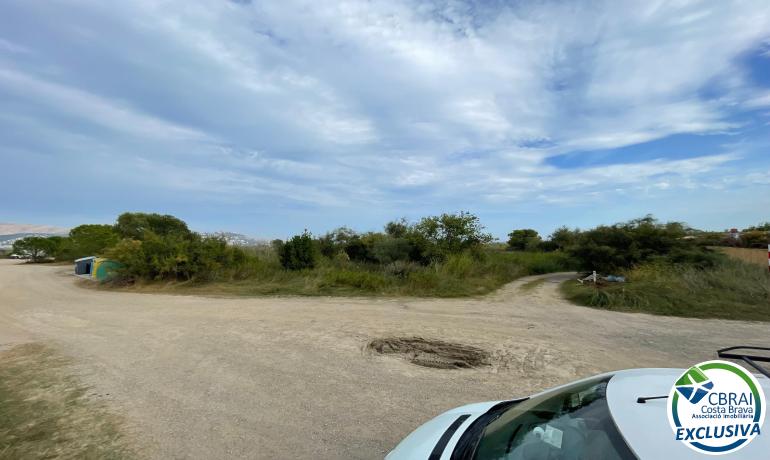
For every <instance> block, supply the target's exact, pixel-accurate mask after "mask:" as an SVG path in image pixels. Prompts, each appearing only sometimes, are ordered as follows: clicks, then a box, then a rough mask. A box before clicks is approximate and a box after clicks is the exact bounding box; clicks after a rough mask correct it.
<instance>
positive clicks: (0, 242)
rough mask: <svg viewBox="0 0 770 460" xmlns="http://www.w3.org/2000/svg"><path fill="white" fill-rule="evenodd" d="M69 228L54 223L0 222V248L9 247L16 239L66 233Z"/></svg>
mask: <svg viewBox="0 0 770 460" xmlns="http://www.w3.org/2000/svg"><path fill="white" fill-rule="evenodd" d="M66 234H67V229H66V228H62V227H54V226H53V225H35V224H12V223H8V222H0V249H8V248H10V247H11V246H13V243H14V242H15V241H16V240H20V239H22V238H26V237H28V236H53V235H66Z"/></svg>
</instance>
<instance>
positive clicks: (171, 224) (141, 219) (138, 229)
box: [115, 212, 193, 241]
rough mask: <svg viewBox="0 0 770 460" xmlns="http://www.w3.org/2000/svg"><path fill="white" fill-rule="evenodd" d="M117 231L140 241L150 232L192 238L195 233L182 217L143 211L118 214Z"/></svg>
mask: <svg viewBox="0 0 770 460" xmlns="http://www.w3.org/2000/svg"><path fill="white" fill-rule="evenodd" d="M115 231H116V232H117V233H118V234H119V235H120V236H121V237H122V238H132V239H135V240H140V241H141V240H144V239H145V237H146V236H147V233H148V232H151V233H154V234H155V235H158V236H161V237H164V236H170V235H176V236H178V237H182V238H191V237H192V234H193V232H191V231H190V229H189V228H187V224H186V223H185V222H184V221H183V220H181V219H178V218H176V217H174V216H169V215H161V214H155V213H153V214H148V213H143V212H126V213H123V214H121V215H120V216H118V221H117V223H116V224H115Z"/></svg>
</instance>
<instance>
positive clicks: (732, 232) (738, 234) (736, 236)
mask: <svg viewBox="0 0 770 460" xmlns="http://www.w3.org/2000/svg"><path fill="white" fill-rule="evenodd" d="M727 236H728V237H729V238H732V239H734V240H739V239H741V232H739V231H738V229H737V228H731V229H730V231H729V232H727Z"/></svg>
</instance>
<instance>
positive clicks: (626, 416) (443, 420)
mask: <svg viewBox="0 0 770 460" xmlns="http://www.w3.org/2000/svg"><path fill="white" fill-rule="evenodd" d="M684 371H685V369H629V370H622V371H616V372H608V373H605V374H600V375H594V376H591V377H588V378H585V379H581V380H577V381H575V382H569V383H568V384H565V385H561V386H558V387H554V388H550V389H548V390H546V391H543V392H541V393H538V394H535V395H532V396H533V397H534V396H537V395H539V394H543V393H550V392H553V391H558V390H560V389H561V388H562V387H565V386H567V385H573V384H575V383H578V382H581V381H588V380H594V379H599V378H602V377H607V376H612V379H611V380H610V381H609V383H608V385H607V405H608V406H609V411H610V415H611V416H612V418H613V420H614V422H615V425H616V426H617V427H618V431H620V434H621V435H622V436H623V438H624V439H625V441H626V443H627V444H628V446H629V448H630V449H631V451H632V452H634V454H635V455H636V456H637V457H638V458H640V459H642V460H647V459H654V460H657V459H661V458H677V459H684V460H687V459H701V460H702V459H704V458H708V457H709V456H708V455H705V454H701V453H698V452H695V451H693V450H691V449H689V448H688V447H687V446H685V445H684V444H682V443H681V442H680V441H676V440H675V439H674V432H673V430H671V427H670V426H669V424H668V417H667V415H666V404H667V400H666V399H658V400H649V401H647V402H646V403H644V404H640V403H637V402H636V400H637V398H638V397H640V396H663V395H668V393H669V391H670V390H671V386H672V385H673V384H674V382H675V381H676V379H677V378H678V377H679V376H680V375H681V374H682V373H683V372H684ZM756 377H757V379H758V381H759V383H760V385H761V386H762V389H763V391H764V392H765V395H768V396H770V380H768V379H767V378H766V377H764V376H756ZM499 402H500V401H490V402H483V403H476V404H469V405H466V406H461V407H457V408H455V409H452V410H449V411H447V412H444V413H443V414H441V415H439V416H437V417H435V418H433V419H431V420H429V421H428V422H426V423H425V424H423V425H422V426H420V427H419V428H417V429H416V430H415V431H413V432H412V433H411V434H410V435H409V436H407V437H406V438H404V440H403V441H401V442H400V443H399V444H398V446H396V448H395V449H393V450H392V451H391V452H390V453H389V454H388V455H387V456H386V457H385V458H386V460H412V459H427V458H428V457H429V456H430V454H431V452H432V451H433V449H434V447H435V446H436V444H437V443H438V441H439V439H440V438H441V436H442V435H443V434H444V432H446V430H447V428H449V426H450V425H451V424H452V422H454V421H455V420H457V418H458V417H459V416H461V415H465V414H468V415H470V417H468V418H467V419H466V420H465V421H464V422H463V423H462V425H460V427H459V428H458V429H457V430H456V431H455V433H454V434H453V435H452V437H451V439H450V440H449V442H448V443H447V445H446V447H445V448H444V451H443V452H442V454H441V460H449V458H450V457H451V455H452V451H453V450H454V448H455V446H456V445H457V442H458V441H459V440H460V438H461V437H462V435H463V433H464V432H465V431H466V430H467V429H468V427H469V426H470V425H471V424H472V423H473V422H474V421H475V420H476V419H478V418H479V417H480V416H482V415H483V414H485V413H486V412H487V411H489V409H491V408H492V407H493V406H495V405H496V404H498V403H499ZM767 429H768V427H767V426H765V427H764V430H763V431H762V434H761V435H759V436H757V437H756V438H755V439H754V440H753V441H752V442H751V443H750V444H749V445H747V446H746V447H744V448H743V449H741V450H739V451H737V452H735V453H733V454H731V455H730V456H729V457H730V458H734V459H736V460H760V459H761V460H767V459H770V435H768V434H766V433H765V430H767Z"/></svg>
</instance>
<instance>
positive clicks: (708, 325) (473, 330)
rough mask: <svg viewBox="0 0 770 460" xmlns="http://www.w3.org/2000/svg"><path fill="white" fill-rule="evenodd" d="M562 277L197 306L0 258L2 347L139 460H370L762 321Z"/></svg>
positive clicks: (683, 355)
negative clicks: (474, 360) (612, 303)
mask: <svg viewBox="0 0 770 460" xmlns="http://www.w3.org/2000/svg"><path fill="white" fill-rule="evenodd" d="M567 277H569V275H568V274H557V275H549V276H547V277H546V278H547V281H546V282H544V283H542V284H539V285H538V286H536V287H535V288H534V289H531V290H522V289H520V287H521V285H522V284H523V283H524V282H526V281H529V280H532V279H533V278H527V279H525V280H519V281H517V282H514V283H511V284H510V285H508V286H506V287H505V288H503V289H501V290H500V291H498V292H496V293H495V294H493V295H490V296H487V297H484V298H478V299H458V300H446V299H411V298H410V299H373V298H330V297H320V298H309V297H262V298H204V297H193V296H167V295H151V294H132V293H117V292H106V291H96V290H90V289H82V288H80V287H78V286H77V285H76V283H75V281H76V280H75V279H73V277H72V276H70V275H69V269H68V268H67V267H61V266H58V267H57V266H41V265H37V266H35V265H25V264H19V263H17V262H14V261H7V260H6V261H0V348H5V347H8V346H10V345H12V344H14V343H22V342H29V341H39V342H44V343H48V344H51V345H53V346H54V347H56V348H57V349H58V350H59V351H61V352H62V353H64V354H66V355H69V356H71V357H73V358H74V360H75V362H76V363H77V365H76V369H75V371H76V372H77V373H78V374H79V375H80V376H81V377H82V379H83V381H85V382H86V383H87V384H89V385H93V386H94V390H95V392H96V393H98V394H100V395H108V396H104V397H105V398H107V400H108V402H109V404H110V406H111V407H112V408H113V409H114V410H115V411H116V412H119V413H122V414H124V415H125V416H126V418H127V420H128V423H129V427H128V429H129V431H130V433H131V438H132V439H133V440H134V442H135V443H136V444H137V446H140V447H141V449H142V450H143V452H144V453H145V454H146V455H147V456H148V457H151V458H200V459H210V458H271V459H282V458H292V459H296V458H321V459H323V458H328V459H340V458H366V459H373V458H382V457H383V456H384V455H385V453H386V452H387V451H389V450H390V449H391V448H392V447H393V446H394V445H395V444H396V443H397V442H398V441H399V440H400V439H401V438H402V437H403V436H405V435H406V434H407V433H408V432H409V431H411V430H412V429H413V428H415V427H416V426H417V425H419V424H420V423H422V422H424V421H425V420H427V419H429V418H431V417H433V416H435V415H436V414H438V413H440V412H442V411H444V410H446V409H449V408H452V407H454V406H458V405H461V404H465V403H470V402H476V401H485V400H498V399H505V398H511V397H514V396H518V395H525V394H528V393H531V392H533V391H537V390H540V389H543V388H546V387H549V386H552V385H555V384H558V383H562V382H566V381H569V380H571V379H574V378H577V377H583V376H588V375H590V374H594V373H598V372H602V371H607V370H613V369H621V368H628V367H684V366H688V365H690V364H693V363H695V362H698V361H701V360H705V359H709V358H713V357H714V350H715V349H716V348H718V347H721V346H727V345H733V344H747V343H756V344H761V343H766V342H767V341H768V339H770V325H768V324H767V323H748V322H736V321H719V320H696V319H681V318H664V317H655V316H649V315H641V314H625V313H615V312H607V311H599V310H593V309H588V308H582V307H577V306H573V305H570V304H568V303H566V302H565V301H563V300H561V299H560V298H559V296H558V293H557V286H558V283H559V282H560V281H562V280H564V279H567ZM392 336H397V337H422V338H425V339H440V340H443V341H449V342H457V343H460V344H463V345H467V346H471V347H476V348H478V349H482V350H485V351H487V352H488V353H489V356H490V358H489V360H488V361H489V363H488V365H484V366H482V367H479V368H473V369H440V368H427V367H420V366H417V365H415V364H412V363H410V362H408V361H407V360H406V359H399V358H395V357H394V355H378V354H375V353H372V352H371V350H370V349H369V347H367V344H368V343H369V342H370V341H371V340H372V339H376V338H383V337H385V338H387V337H392Z"/></svg>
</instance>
